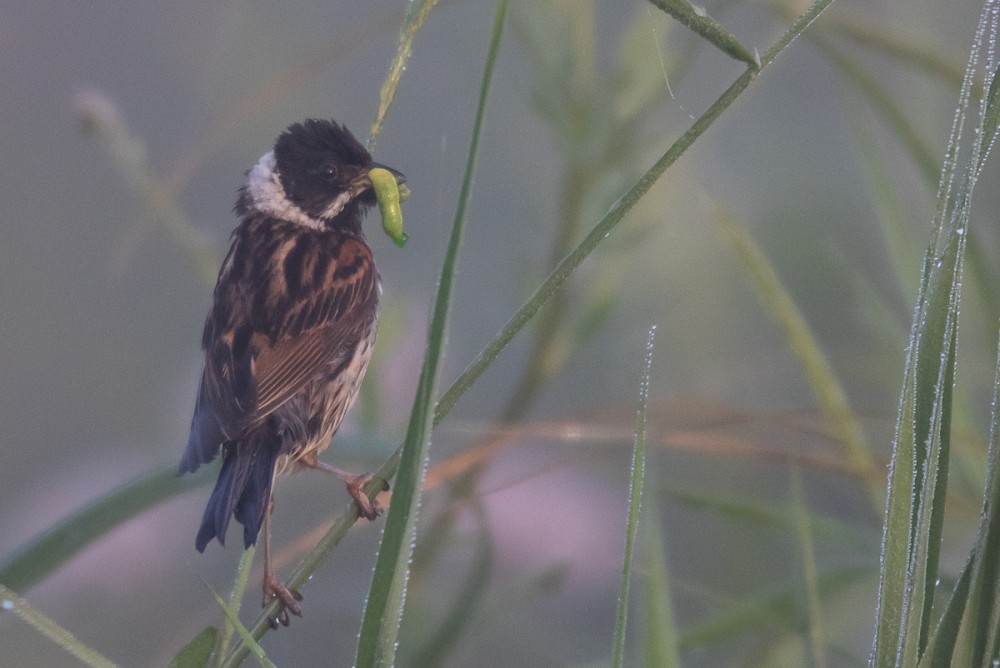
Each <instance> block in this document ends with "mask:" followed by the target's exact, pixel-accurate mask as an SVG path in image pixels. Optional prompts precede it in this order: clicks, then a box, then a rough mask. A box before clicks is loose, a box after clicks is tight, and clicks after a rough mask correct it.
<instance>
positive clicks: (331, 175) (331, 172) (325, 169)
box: [320, 162, 340, 181]
mask: <svg viewBox="0 0 1000 668" xmlns="http://www.w3.org/2000/svg"><path fill="white" fill-rule="evenodd" d="M320 174H322V175H323V178H324V179H326V180H328V181H336V180H337V177H338V176H340V168H339V167H337V165H335V164H334V163H332V162H328V163H325V164H324V165H323V166H322V167H320Z"/></svg>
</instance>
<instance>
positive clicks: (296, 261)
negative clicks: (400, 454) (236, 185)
mask: <svg viewBox="0 0 1000 668" xmlns="http://www.w3.org/2000/svg"><path fill="white" fill-rule="evenodd" d="M375 168H378V169H384V170H387V171H388V172H389V173H390V174H392V176H393V177H395V179H396V182H397V183H398V184H402V183H403V182H405V180H406V179H405V177H404V176H403V174H402V173H400V172H398V171H396V170H394V169H392V168H389V167H386V166H384V165H381V164H379V163H375V162H373V160H372V156H371V154H370V153H369V152H368V150H367V149H366V148H365V147H364V146H363V145H362V144H361V143H360V142H358V140H357V139H355V137H354V135H352V134H351V132H350V131H349V130H348V129H347V128H346V127H345V126H343V125H341V124H339V123H337V122H336V121H334V120H325V119H308V120H305V121H303V122H300V123H294V124H292V125H290V126H289V127H288V128H287V129H286V130H285V131H284V132H282V133H281V134H280V136H279V137H278V139H277V140H276V141H275V143H274V147H273V149H272V150H270V151H268V152H267V153H265V154H264V155H263V156H262V157H261V158H260V160H259V161H258V162H257V163H256V164H255V165H254V166H253V168H252V169H250V170H249V171H248V172H246V183H245V185H243V187H242V188H240V190H239V195H238V198H237V201H236V205H235V207H234V213H235V214H236V216H237V217H238V219H239V224H238V225H237V227H236V229H235V230H234V231H233V233H232V236H231V241H230V247H229V252H228V253H227V255H226V257H225V259H224V260H223V262H222V266H221V268H220V269H219V275H218V280H217V282H216V286H215V290H214V292H213V299H212V305H211V307H210V309H209V312H208V316H207V318H206V320H205V327H204V330H203V334H202V342H201V345H202V349H203V351H204V356H205V364H204V370H203V372H202V376H201V381H200V385H199V389H198V393H197V398H196V401H195V408H194V415H193V417H192V419H191V431H190V435H189V438H188V443H187V447H186V449H185V450H184V454H183V456H182V457H181V461H180V466H179V474H184V473H188V472H194V471H195V470H197V469H198V468H199V467H200V466H202V465H203V464H208V463H210V462H211V461H213V460H214V459H215V458H216V457H217V456H218V455H219V453H220V452H221V455H222V464H221V468H220V470H219V475H218V479H217V481H216V483H215V488H214V490H213V491H212V494H211V497H210V498H209V500H208V504H207V506H206V507H205V512H204V515H203V517H202V521H201V528H200V529H199V531H198V534H197V537H196V540H195V547H196V548H197V549H198V551H199V552H204V550H205V548H206V547H207V546H208V544H209V543H210V542H211V541H212V540H213V539H218V541H219V543H220V544H221V545H225V538H226V531H227V529H228V528H229V523H230V520H231V519H232V518H234V517H235V518H236V521H237V522H239V523H240V524H242V525H243V546H244V549H247V548H249V547H250V546H252V545H254V544H256V542H257V538H258V534H259V533H260V531H261V529H262V528H263V531H264V581H263V591H264V605H265V606H266V605H267V604H268V603H269V602H270V601H271V600H274V599H277V600H278V601H279V602H280V604H281V611H280V615H279V618H278V620H279V621H281V623H282V624H284V625H285V626H287V625H288V619H289V618H288V614H287V613H288V612H291V613H292V614H295V615H299V616H301V614H302V612H301V608H300V606H299V605H298V602H299V601H301V600H302V597H301V594H300V593H299V592H297V591H294V590H290V589H288V588H287V587H285V586H284V585H283V584H282V583H281V581H280V580H279V579H278V578H277V577H276V576H275V574H274V571H273V570H272V568H271V551H270V519H271V512H272V510H273V505H274V496H273V487H274V482H275V478H276V476H277V475H278V474H280V473H284V472H287V471H293V470H297V469H319V470H323V471H326V472H328V473H332V474H333V475H335V476H337V477H338V478H341V479H342V480H344V481H345V483H346V484H347V490H348V493H349V494H350V496H351V497H352V498H353V499H354V501H355V502H356V504H357V509H358V514H359V515H360V516H362V517H365V518H366V519H368V520H374V519H375V518H376V517H377V516H378V515H379V514H380V513H381V512H382V509H381V507H380V506H379V505H378V504H377V502H375V501H373V500H371V499H369V498H368V497H367V496H366V495H365V494H364V491H363V489H362V488H363V487H364V486H365V484H366V483H367V482H368V481H369V480H370V476H366V475H354V474H351V473H348V472H347V471H344V470H342V469H339V468H337V467H334V466H331V465H330V464H327V463H324V462H321V461H320V460H319V459H318V456H319V454H320V453H321V452H323V450H325V449H326V447H327V446H328V445H329V443H330V441H331V439H332V438H333V435H334V434H335V433H336V431H337V429H338V427H339V426H340V423H341V421H342V420H343V418H344V415H345V414H346V413H347V412H348V411H349V410H350V408H351V406H352V405H353V404H354V402H355V399H357V395H358V390H359V388H360V387H361V382H362V379H363V378H364V376H365V372H366V371H367V369H368V362H369V360H370V359H371V355H372V348H373V346H374V344H375V336H376V332H377V329H378V319H379V298H380V296H381V293H382V286H381V279H380V277H379V273H378V270H377V269H376V267H375V259H374V256H373V254H372V250H371V248H370V247H369V246H368V243H367V241H366V239H365V236H364V233H363V232H362V227H361V224H362V220H363V218H364V216H365V213H366V212H367V211H368V210H369V209H371V208H372V207H373V206H374V205H375V204H376V203H378V200H377V197H376V193H375V191H374V188H373V184H372V179H371V178H370V177H369V172H370V171H371V170H372V169H375ZM380 174H384V172H380ZM404 189H405V187H404ZM382 487H383V489H388V483H387V482H385V481H383V482H382ZM272 623H273V622H272Z"/></svg>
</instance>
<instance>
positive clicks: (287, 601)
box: [264, 574, 302, 629]
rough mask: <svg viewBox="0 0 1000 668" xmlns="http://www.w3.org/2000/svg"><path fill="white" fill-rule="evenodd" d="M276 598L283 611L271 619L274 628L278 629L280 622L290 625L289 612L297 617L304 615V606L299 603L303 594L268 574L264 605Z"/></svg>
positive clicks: (265, 583)
mask: <svg viewBox="0 0 1000 668" xmlns="http://www.w3.org/2000/svg"><path fill="white" fill-rule="evenodd" d="M275 599H277V601H278V602H279V603H280V604H281V611H280V612H279V613H278V616H277V617H276V618H274V619H272V620H270V624H271V628H272V629H277V628H278V623H279V622H280V623H281V625H282V626H288V624H289V622H290V621H291V620H290V619H289V617H288V613H289V612H290V613H292V614H293V615H295V616H297V617H301V616H302V608H300V607H299V604H298V602H299V601H301V600H302V594H300V593H299V592H298V591H297V590H295V589H289V588H288V587H286V586H285V585H283V584H281V583H280V582H278V580H277V579H275V578H274V576H272V575H270V574H268V575H266V576H265V577H264V606H267V604H268V603H270V602H271V601H273V600H275Z"/></svg>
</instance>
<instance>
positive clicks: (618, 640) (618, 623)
mask: <svg viewBox="0 0 1000 668" xmlns="http://www.w3.org/2000/svg"><path fill="white" fill-rule="evenodd" d="M655 336H656V325H654V326H652V327H650V328H649V335H648V337H647V338H646V364H645V367H644V368H643V371H642V380H641V381H639V407H638V409H637V410H636V416H635V446H634V447H633V448H632V465H631V476H630V477H629V493H628V522H627V523H626V527H625V554H624V556H623V558H622V581H621V587H620V589H619V594H618V613H617V614H616V615H615V635H614V646H613V649H612V658H611V665H612V666H614V668H621V667H622V666H623V665H625V627H626V623H627V621H628V601H629V598H628V597H629V585H630V583H631V581H632V550H633V548H634V547H635V535H636V531H637V530H638V528H639V508H640V506H641V505H642V490H643V483H644V482H645V480H646V403H647V402H648V401H649V373H650V370H651V369H652V366H653V339H654V337H655Z"/></svg>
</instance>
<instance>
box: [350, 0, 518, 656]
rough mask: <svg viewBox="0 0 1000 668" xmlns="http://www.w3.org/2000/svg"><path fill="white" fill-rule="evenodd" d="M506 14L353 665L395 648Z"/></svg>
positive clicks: (496, 31)
mask: <svg viewBox="0 0 1000 668" xmlns="http://www.w3.org/2000/svg"><path fill="white" fill-rule="evenodd" d="M506 14H507V0H500V2H498V3H497V8H496V14H495V16H494V21H493V28H492V35H491V39H490V46H489V50H488V52H487V56H486V65H485V68H484V72H483V82H482V86H481V87H480V93H479V104H478V108H477V110H476V118H475V122H474V126H473V131H472V139H471V141H470V145H469V157H468V160H467V161H466V167H465V177H464V179H463V182H462V190H461V193H460V195H459V201H458V207H457V211H456V212H455V221H454V224H453V225H452V231H451V237H450V239H449V241H448V250H447V253H446V255H445V260H444V266H443V267H442V269H441V277H440V280H439V282H438V291H437V297H436V299H435V302H434V311H433V314H432V315H431V322H430V326H429V328H428V334H427V348H426V352H425V356H424V366H423V369H422V371H421V373H420V381H419V383H418V386H417V396H416V399H415V400H414V405H413V411H412V413H411V417H410V426H409V429H408V430H407V434H406V441H405V443H404V445H403V451H402V454H401V455H400V462H399V475H398V476H397V478H396V485H395V490H394V492H393V497H392V504H391V505H390V507H389V513H388V515H387V517H386V523H385V531H384V533H383V535H382V543H381V545H380V547H379V554H378V560H377V562H376V564H375V573H374V575H373V576H372V585H371V588H370V590H369V593H368V600H367V602H366V604H365V614H364V618H363V620H362V624H361V633H360V637H359V639H358V650H357V657H356V662H355V663H356V665H357V666H359V667H360V668H367V667H368V666H391V665H393V664H394V662H395V656H396V649H397V647H398V642H397V641H398V637H399V626H400V623H401V622H402V615H403V604H404V602H405V599H406V586H407V579H408V577H409V567H410V556H411V555H412V553H413V543H414V541H415V539H416V519H417V511H418V509H419V506H420V497H421V491H422V490H421V486H422V483H423V479H424V467H425V466H426V462H427V451H428V449H429V446H430V433H431V429H433V426H434V406H435V403H434V398H435V396H436V394H437V379H438V374H439V371H440V368H441V360H442V357H443V354H444V342H445V339H446V334H447V329H448V320H449V314H450V310H451V301H452V294H453V291H454V279H455V268H456V265H457V262H458V252H459V248H460V247H461V242H462V233H463V231H464V228H465V212H466V208H467V206H468V202H469V198H470V195H471V191H472V176H473V171H474V166H475V162H476V155H477V154H478V150H479V138H480V134H481V131H482V125H483V119H484V117H485V114H486V102H487V100H488V98H489V89H490V82H491V81H492V78H493V69H494V65H495V63H496V56H497V52H498V50H499V47H500V37H501V35H502V34H503V25H504V20H505V18H506Z"/></svg>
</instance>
